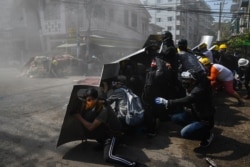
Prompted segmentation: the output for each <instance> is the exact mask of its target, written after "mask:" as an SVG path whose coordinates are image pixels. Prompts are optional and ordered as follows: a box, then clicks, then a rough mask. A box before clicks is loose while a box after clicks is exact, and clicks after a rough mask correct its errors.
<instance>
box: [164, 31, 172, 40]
mask: <svg viewBox="0 0 250 167" xmlns="http://www.w3.org/2000/svg"><path fill="white" fill-rule="evenodd" d="M162 38H163V39H173V35H172V33H171V32H169V31H164V33H163V34H162Z"/></svg>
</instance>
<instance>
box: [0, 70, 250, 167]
mask: <svg viewBox="0 0 250 167" xmlns="http://www.w3.org/2000/svg"><path fill="white" fill-rule="evenodd" d="M82 78H83V77H82V76H71V77H66V78H57V79H55V78H24V77H20V76H19V71H18V70H16V69H3V68H1V69H0V123H1V126H0V159H1V160H0V167H20V166H25V167H33V166H34V167H40V166H41V167H45V166H46V167H75V166H77V167H78V166H86V167H103V166H114V165H112V164H108V163H105V162H104V161H103V159H102V152H100V151H95V150H94V149H93V147H94V146H95V142H94V141H88V142H86V143H82V142H81V141H74V142H70V143H67V144H64V145H62V146H60V147H58V148H56V144H57V140H58V137H59V133H60V129H61V125H62V123H63V119H64V115H65V112H66V107H67V104H68V102H69V98H70V94H71V91H72V88H73V85H75V84H76V80H79V79H82ZM88 83H91V84H93V83H95V81H93V82H91V79H90V80H88ZM216 99H217V100H216V102H217V110H219V112H218V114H217V115H216V119H217V121H216V127H215V135H216V138H215V141H214V143H212V145H211V147H210V148H207V149H205V150H199V149H197V146H198V144H199V142H198V141H190V140H185V139H182V138H180V136H179V127H177V126H175V125H173V124H172V123H171V122H161V123H160V126H159V134H158V135H157V136H156V137H154V138H148V137H146V135H145V134H144V133H143V132H142V131H138V132H136V133H135V134H131V135H130V136H127V137H126V142H124V143H123V144H122V145H120V146H119V148H118V149H119V150H118V153H119V154H122V155H124V156H126V157H129V158H131V159H135V160H137V161H140V162H142V163H144V164H146V165H147V166H149V167H152V166H155V167H163V166H165V167H166V166H171V167H202V166H208V164H207V163H206V162H205V157H210V158H212V159H213V160H214V161H215V162H216V163H217V165H218V166H223V167H224V166H237V167H247V166H250V155H249V152H250V151H249V150H250V140H249V139H250V129H249V127H250V123H249V116H250V113H249V111H250V110H249V107H248V105H249V102H246V103H247V106H246V107H241V108H237V107H234V106H231V104H232V102H233V101H234V99H230V98H225V97H224V95H217V96H216Z"/></svg>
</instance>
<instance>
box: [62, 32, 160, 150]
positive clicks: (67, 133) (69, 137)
mask: <svg viewBox="0 0 250 167" xmlns="http://www.w3.org/2000/svg"><path fill="white" fill-rule="evenodd" d="M160 37H161V36H160V35H150V36H149V38H148V39H147V41H146V42H145V44H144V46H143V49H140V50H138V51H136V52H134V53H132V54H130V55H128V56H125V57H123V58H121V59H118V60H116V61H114V62H111V63H110V64H104V65H103V69H102V74H101V80H100V82H99V87H97V86H94V85H84V82H82V83H83V85H75V86H74V87H73V90H72V92H71V96H70V100H69V104H68V106H67V111H66V114H65V116H64V121H63V124H62V127H61V132H60V135H59V139H58V142H57V147H58V146H60V145H63V144H65V143H67V142H71V141H76V140H84V139H85V138H84V133H83V127H82V125H81V123H80V122H79V121H78V120H76V119H75V118H74V117H73V116H72V113H73V112H74V111H76V110H77V109H79V108H78V107H80V106H79V105H80V104H81V94H82V93H83V91H84V90H86V89H88V88H95V89H97V90H98V92H99V97H102V96H103V94H102V91H101V87H100V86H101V81H102V80H106V79H111V78H114V77H115V76H117V75H119V72H120V68H121V63H123V61H126V60H128V59H129V60H131V61H133V62H136V63H142V64H145V62H151V58H150V56H149V55H147V54H145V51H146V50H147V49H150V50H151V51H155V52H156V51H158V50H159V49H160V46H161V38H160ZM89 83H90V82H89ZM103 97H104V96H103Z"/></svg>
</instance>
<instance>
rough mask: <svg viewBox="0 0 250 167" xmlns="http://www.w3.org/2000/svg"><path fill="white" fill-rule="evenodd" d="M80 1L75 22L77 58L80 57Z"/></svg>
mask: <svg viewBox="0 0 250 167" xmlns="http://www.w3.org/2000/svg"><path fill="white" fill-rule="evenodd" d="M79 8H80V0H78V5H77V14H76V15H77V16H76V18H77V20H76V30H77V31H76V42H77V47H76V57H77V58H79V56H80V34H79V19H80V17H79V15H80V9H79Z"/></svg>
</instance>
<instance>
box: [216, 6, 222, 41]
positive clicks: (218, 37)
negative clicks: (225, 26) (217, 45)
mask: <svg viewBox="0 0 250 167" xmlns="http://www.w3.org/2000/svg"><path fill="white" fill-rule="evenodd" d="M221 13H222V2H220V12H219V25H218V36H217V41H220V39H221V37H220V36H221Z"/></svg>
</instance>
